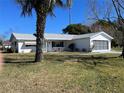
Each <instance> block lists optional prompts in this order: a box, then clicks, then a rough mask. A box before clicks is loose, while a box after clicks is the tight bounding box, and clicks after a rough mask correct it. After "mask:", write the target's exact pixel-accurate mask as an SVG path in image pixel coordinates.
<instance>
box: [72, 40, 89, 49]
mask: <svg viewBox="0 0 124 93" xmlns="http://www.w3.org/2000/svg"><path fill="white" fill-rule="evenodd" d="M74 43H75V45H76V48H77V49H79V51H82V50H83V49H84V50H86V51H90V38H83V39H77V40H74Z"/></svg>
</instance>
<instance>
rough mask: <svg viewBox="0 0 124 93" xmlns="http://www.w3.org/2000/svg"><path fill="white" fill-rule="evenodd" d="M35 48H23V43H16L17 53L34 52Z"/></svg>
mask: <svg viewBox="0 0 124 93" xmlns="http://www.w3.org/2000/svg"><path fill="white" fill-rule="evenodd" d="M35 50H36V47H35V46H28V47H27V46H25V44H24V42H18V52H19V53H30V52H35Z"/></svg>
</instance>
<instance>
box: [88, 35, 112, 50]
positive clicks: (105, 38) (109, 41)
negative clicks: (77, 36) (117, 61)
mask: <svg viewBox="0 0 124 93" xmlns="http://www.w3.org/2000/svg"><path fill="white" fill-rule="evenodd" d="M94 40H105V41H108V47H109V48H108V49H106V50H92V52H109V51H111V40H110V39H108V38H107V37H105V36H103V35H102V34H100V35H98V36H96V37H93V38H91V39H90V47H91V48H92V47H93V41H94Z"/></svg>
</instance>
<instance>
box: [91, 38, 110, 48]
mask: <svg viewBox="0 0 124 93" xmlns="http://www.w3.org/2000/svg"><path fill="white" fill-rule="evenodd" d="M93 45H94V48H93V49H94V50H106V49H108V41H105V40H94V41H93Z"/></svg>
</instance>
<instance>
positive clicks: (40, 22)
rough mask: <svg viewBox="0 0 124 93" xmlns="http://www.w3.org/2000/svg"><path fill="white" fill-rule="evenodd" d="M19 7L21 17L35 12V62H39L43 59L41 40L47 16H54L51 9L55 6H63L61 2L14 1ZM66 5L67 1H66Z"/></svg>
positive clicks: (55, 0) (39, 0) (41, 0)
mask: <svg viewBox="0 0 124 93" xmlns="http://www.w3.org/2000/svg"><path fill="white" fill-rule="evenodd" d="M16 1H17V3H18V4H19V5H20V6H21V9H22V15H24V16H26V15H28V16H30V15H31V14H32V10H34V11H35V12H36V18H37V20H36V34H35V36H36V54H35V62H40V61H41V60H42V59H43V51H42V46H43V40H44V29H45V24H46V17H47V14H50V15H54V14H53V9H54V8H55V6H60V7H62V6H63V5H64V4H63V2H62V0H16ZM67 3H68V0H67Z"/></svg>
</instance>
